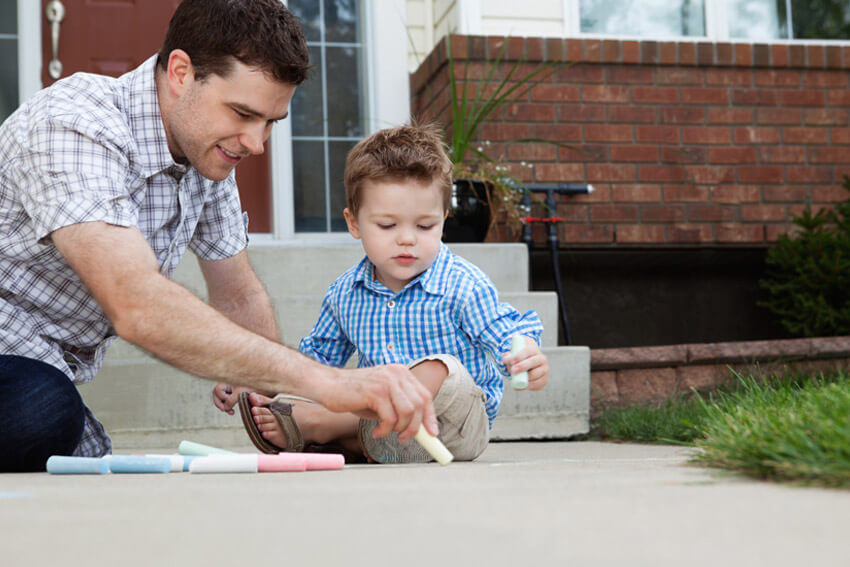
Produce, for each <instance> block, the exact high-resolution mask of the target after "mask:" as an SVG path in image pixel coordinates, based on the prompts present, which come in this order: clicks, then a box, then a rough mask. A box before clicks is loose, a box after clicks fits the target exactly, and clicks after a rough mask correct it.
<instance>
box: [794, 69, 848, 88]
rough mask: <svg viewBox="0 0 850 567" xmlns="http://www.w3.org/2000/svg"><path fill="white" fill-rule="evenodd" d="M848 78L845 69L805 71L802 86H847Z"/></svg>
mask: <svg viewBox="0 0 850 567" xmlns="http://www.w3.org/2000/svg"><path fill="white" fill-rule="evenodd" d="M847 85H848V79H847V73H846V72H845V71H805V72H803V76H802V86H804V87H807V88H810V89H811V88H818V87H819V88H836V89H843V88H847Z"/></svg>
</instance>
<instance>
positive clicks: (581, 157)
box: [558, 144, 611, 163]
mask: <svg viewBox="0 0 850 567" xmlns="http://www.w3.org/2000/svg"><path fill="white" fill-rule="evenodd" d="M558 159H559V160H560V161H563V162H567V163H569V162H573V161H603V162H609V161H611V158H610V157H609V152H608V146H607V145H605V146H595V145H590V144H584V145H581V146H570V147H561V148H560V149H559V151H558Z"/></svg>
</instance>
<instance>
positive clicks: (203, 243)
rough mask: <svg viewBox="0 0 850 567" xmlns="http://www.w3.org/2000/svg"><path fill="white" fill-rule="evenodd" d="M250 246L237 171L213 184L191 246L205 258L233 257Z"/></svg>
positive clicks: (246, 215) (220, 258)
mask: <svg viewBox="0 0 850 567" xmlns="http://www.w3.org/2000/svg"><path fill="white" fill-rule="evenodd" d="M246 246H248V213H243V212H242V204H241V202H240V201H239V190H238V189H237V187H236V180H235V178H234V173H231V174H230V176H229V177H228V178H227V179H225V180H224V181H221V182H219V183H215V184H214V185H213V189H212V191H211V193H210V197H209V198H208V199H207V201H206V203H205V204H204V210H203V212H202V213H201V218H200V219H199V221H198V225H197V227H196V228H195V233H194V235H193V236H192V241H191V242H190V243H189V247H190V248H191V250H192V252H194V253H195V254H196V255H197V256H198V257H199V258H203V259H204V260H222V259H224V258H230V257H231V256H234V255H236V254H238V253H239V252H241V251H242V250H244V249H245V247H246Z"/></svg>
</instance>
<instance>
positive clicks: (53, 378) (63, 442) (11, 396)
mask: <svg viewBox="0 0 850 567" xmlns="http://www.w3.org/2000/svg"><path fill="white" fill-rule="evenodd" d="M84 408H85V405H83V400H82V398H81V397H80V394H79V393H78V392H77V387H76V386H74V384H73V382H71V380H70V379H69V378H68V377H67V376H66V375H65V374H64V373H62V372H60V371H59V370H58V369H56V368H54V367H53V366H50V365H49V364H46V363H44V362H41V361H39V360H33V359H31V358H25V357H22V356H11V355H0V472H23V471H43V470H44V468H45V463H46V462H47V458H48V457H50V455H71V454H72V453H73V452H74V449H76V447H77V445H78V444H79V442H80V437H81V436H82V434H83V426H84V424H85V410H84Z"/></svg>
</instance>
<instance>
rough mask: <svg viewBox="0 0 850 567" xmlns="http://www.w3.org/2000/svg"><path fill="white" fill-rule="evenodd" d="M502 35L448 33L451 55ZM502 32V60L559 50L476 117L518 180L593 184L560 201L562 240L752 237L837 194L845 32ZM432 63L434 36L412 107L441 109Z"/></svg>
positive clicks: (440, 54) (845, 141) (414, 84)
mask: <svg viewBox="0 0 850 567" xmlns="http://www.w3.org/2000/svg"><path fill="white" fill-rule="evenodd" d="M504 41H505V40H504V38H503V37H495V36H488V37H464V36H453V49H454V52H455V56H456V63H458V64H463V63H467V64H469V65H470V70H471V71H472V74H471V75H470V77H471V78H474V76H475V73H476V72H477V73H478V75H479V76H480V75H481V73H482V70H483V69H484V68H486V66H487V65H488V59H490V58H492V57H494V56H495V54H497V53H498V52H499V49H500V48H501V46H502V45H503V42H504ZM509 41H510V43H509V46H508V49H507V60H506V61H504V62H503V63H501V64H502V65H503V66H508V65H513V64H514V63H515V62H516V60H520V59H525V60H527V61H528V62H530V63H535V62H541V61H546V60H568V61H570V62H573V63H574V64H573V65H571V66H568V67H565V68H563V69H561V70H559V71H558V72H557V73H556V74H555V75H554V76H553V77H552V78H551V79H549V80H548V81H547V82H545V83H544V84H540V85H538V86H535V87H534V88H533V89H531V90H530V92H528V94H527V95H526V96H525V97H524V98H522V99H521V100H516V101H514V102H512V103H510V104H506V105H505V106H504V107H503V108H501V109H500V110H499V111H497V112H496V113H495V114H494V115H493V117H492V118H491V119H490V120H489V121H488V122H487V123H485V124H484V125H483V127H482V129H481V131H480V134H481V140H482V141H485V140H486V141H489V142H490V143H491V145H490V146H489V148H490V155H491V156H492V157H497V156H501V157H502V158H503V159H504V161H505V162H506V163H507V164H508V165H509V167H510V168H511V171H512V173H513V174H514V176H515V177H516V178H517V179H519V180H521V181H523V182H526V183H536V184H552V183H579V184H584V183H589V184H593V186H594V187H595V189H596V191H595V192H594V193H592V194H590V195H582V196H570V197H563V198H562V199H561V201H560V202H559V205H558V210H557V213H556V214H557V216H559V217H563V218H564V219H565V221H564V222H562V223H560V224H559V225H558V230H559V236H560V240H561V242H562V244H564V245H570V246H581V245H587V246H629V245H641V246H646V245H651V246H681V245H689V246H690V245H705V244H710V245H719V246H739V245H749V246H752V245H756V246H759V245H766V244H768V243H770V242H773V241H775V240H776V239H777V238H778V237H779V235H781V234H784V233H786V232H788V231H790V230H792V229H793V224H792V222H791V216H792V215H795V214H799V213H800V212H801V211H802V210H803V208H804V206H805V204H806V203H811V205H812V207H813V209H815V210H816V209H818V208H821V207H825V206H828V205H831V204H832V203H835V202H838V201H840V200H843V199H845V198H846V197H847V195H846V191H844V190H843V189H842V188H841V187H840V185H841V182H842V176H843V175H850V96H848V95H847V92H848V86H850V85H848V69H849V68H850V46H839V45H753V44H744V43H712V42H701V43H690V42H688V43H684V42H683V43H679V42H659V41H640V42H639V41H620V40H596V39H586V40H581V39H561V38H541V37H537V38H517V37H513V38H511V39H510V40H509ZM447 73H448V69H447V59H446V41H445V39H443V40H441V41H440V43H439V44H438V45H437V46H436V48H435V49H434V50H433V51H432V52H431V54H430V55H429V56H428V57H427V59H426V60H425V61H424V62H423V64H422V65H421V66H420V67H419V68H418V69H417V70H416V72H415V73H413V75H411V93H412V112H413V115H414V116H418V117H420V118H424V119H436V120H438V121H440V122H442V123H443V124H446V123H447V122H448V117H449V110H448V101H449V96H448V88H447V85H448V76H447ZM520 138H540V139H545V140H549V141H552V142H559V143H562V144H568V145H570V146H572V148H566V147H554V146H552V145H547V144H518V143H515V142H514V140H517V139H520ZM522 162H526V165H525V166H523V165H522ZM529 166H530V167H529ZM495 237H496V238H497V239H511V238H514V237H515V234H510V233H509V231H508V230H507V228H506V227H504V226H501V227H499V232H498V233H497V234H496V235H495ZM534 237H535V239H536V240H539V241H543V240H544V239H545V234H544V229H543V227H539V226H538V227H535V230H534Z"/></svg>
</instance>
